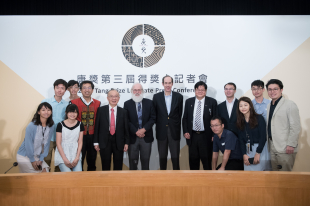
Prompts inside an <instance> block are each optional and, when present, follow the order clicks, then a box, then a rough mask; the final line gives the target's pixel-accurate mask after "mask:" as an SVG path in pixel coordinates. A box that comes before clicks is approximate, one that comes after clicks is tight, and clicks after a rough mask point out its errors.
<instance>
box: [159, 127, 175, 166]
mask: <svg viewBox="0 0 310 206" xmlns="http://www.w3.org/2000/svg"><path fill="white" fill-rule="evenodd" d="M168 145H169V150H170V154H171V161H172V168H173V170H180V161H179V157H180V140H174V139H173V138H172V136H171V132H170V129H169V128H168V138H166V139H165V140H157V146H158V153H159V165H160V169H161V170H166V169H167V156H168Z"/></svg>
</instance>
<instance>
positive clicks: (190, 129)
mask: <svg viewBox="0 0 310 206" xmlns="http://www.w3.org/2000/svg"><path fill="white" fill-rule="evenodd" d="M206 93H207V85H206V84H205V83H204V82H202V81H200V82H197V83H196V84H195V97H192V98H189V99H187V100H186V102H185V109H184V115H183V120H182V124H183V134H184V137H185V138H186V143H187V145H188V154H189V155H188V156H189V167H190V169H191V170H199V169H200V160H201V162H202V165H203V169H204V170H211V168H212V167H211V163H212V146H213V143H212V135H213V132H212V130H211V128H210V120H211V118H212V117H213V116H215V115H216V109H217V102H216V100H215V99H213V98H211V97H207V96H206Z"/></svg>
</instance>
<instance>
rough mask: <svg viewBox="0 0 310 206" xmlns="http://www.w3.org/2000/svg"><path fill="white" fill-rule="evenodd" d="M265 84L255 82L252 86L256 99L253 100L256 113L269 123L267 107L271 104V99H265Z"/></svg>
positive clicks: (260, 81)
mask: <svg viewBox="0 0 310 206" xmlns="http://www.w3.org/2000/svg"><path fill="white" fill-rule="evenodd" d="M264 86H265V84H264V82H263V81H262V80H255V81H254V82H252V84H251V90H252V94H253V96H254V97H255V99H253V100H252V103H253V106H254V109H255V112H256V113H257V114H261V115H263V117H264V118H265V121H267V105H268V104H269V103H270V100H269V99H265V98H264V95H263V94H264V91H265V88H264Z"/></svg>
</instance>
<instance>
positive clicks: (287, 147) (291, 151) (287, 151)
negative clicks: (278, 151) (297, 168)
mask: <svg viewBox="0 0 310 206" xmlns="http://www.w3.org/2000/svg"><path fill="white" fill-rule="evenodd" d="M293 153H294V147H291V146H288V145H287V146H286V154H293Z"/></svg>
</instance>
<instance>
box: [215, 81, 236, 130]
mask: <svg viewBox="0 0 310 206" xmlns="http://www.w3.org/2000/svg"><path fill="white" fill-rule="evenodd" d="M236 89H237V87H236V85H235V84H234V83H232V82H229V83H227V84H225V86H224V92H225V96H226V100H225V101H224V102H222V103H221V104H219V106H218V115H219V116H220V117H222V120H223V124H224V128H225V129H227V130H230V131H232V132H233V133H235V135H237V133H238V130H237V126H236V122H237V106H238V99H236V98H235V93H236Z"/></svg>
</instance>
